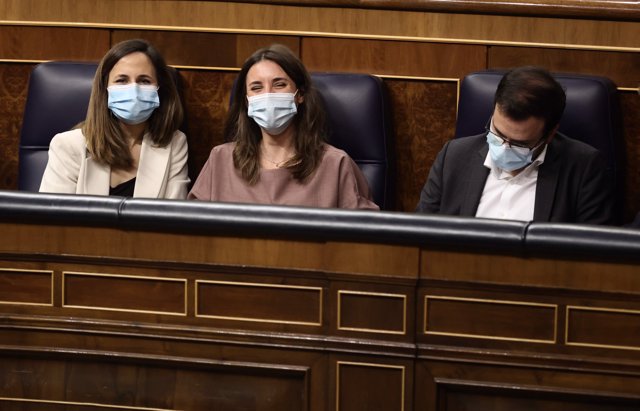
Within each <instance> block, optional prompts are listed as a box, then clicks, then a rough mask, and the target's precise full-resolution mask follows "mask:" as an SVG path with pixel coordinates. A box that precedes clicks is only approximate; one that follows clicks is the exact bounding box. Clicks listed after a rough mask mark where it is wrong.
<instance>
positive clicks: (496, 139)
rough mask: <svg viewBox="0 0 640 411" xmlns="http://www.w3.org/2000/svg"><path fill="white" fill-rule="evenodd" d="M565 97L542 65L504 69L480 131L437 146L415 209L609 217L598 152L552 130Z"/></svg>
mask: <svg viewBox="0 0 640 411" xmlns="http://www.w3.org/2000/svg"><path fill="white" fill-rule="evenodd" d="M565 101H566V96H565V92H564V90H563V89H562V86H561V85H560V84H559V83H558V82H557V81H556V80H555V79H554V78H553V77H552V76H551V74H550V73H549V72H547V71H546V70H544V69H541V68H538V67H519V68H516V69H513V70H511V71H509V72H508V73H507V74H505V75H504V77H503V78H502V80H501V81H500V84H499V85H498V89H497V90H496V94H495V98H494V110H493V115H492V117H491V118H490V119H489V120H488V122H487V126H486V132H485V133H483V134H480V135H477V136H472V137H465V138H459V139H454V140H451V141H449V142H448V143H447V144H446V145H445V146H444V147H443V149H442V150H441V151H440V153H439V154H438V157H437V158H436V160H435V162H434V164H433V166H432V167H431V171H430V172H429V178H428V179H427V183H426V184H425V186H424V188H423V189H422V193H421V195H420V202H419V203H418V206H417V211H418V212H424V213H437V214H448V215H463V216H476V217H484V218H500V219H509V220H524V221H531V220H533V221H553V222H570V223H588V224H613V223H614V222H615V221H616V219H615V217H614V213H613V205H614V201H613V194H612V192H611V185H610V184H608V182H607V181H608V180H607V176H606V171H605V170H606V166H605V163H604V160H603V159H602V157H601V155H600V153H599V152H598V151H597V150H596V149H595V148H593V147H591V146H589V145H587V144H585V143H582V142H579V141H577V140H573V139H570V138H568V137H566V136H564V135H562V134H560V133H558V125H559V123H560V118H561V117H562V113H563V111H564V107H565Z"/></svg>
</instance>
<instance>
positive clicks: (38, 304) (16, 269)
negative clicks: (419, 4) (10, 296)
mask: <svg viewBox="0 0 640 411" xmlns="http://www.w3.org/2000/svg"><path fill="white" fill-rule="evenodd" d="M0 271H4V272H19V273H20V272H21V273H39V274H49V275H50V277H51V282H50V284H51V285H50V289H49V290H50V297H49V303H27V302H21V301H0V304H11V305H31V306H40V307H53V270H29V269H25V268H0Z"/></svg>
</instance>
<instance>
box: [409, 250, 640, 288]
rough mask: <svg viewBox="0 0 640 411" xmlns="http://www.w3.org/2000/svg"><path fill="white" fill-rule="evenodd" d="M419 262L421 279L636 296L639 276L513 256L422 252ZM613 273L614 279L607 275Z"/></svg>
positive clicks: (609, 266)
mask: <svg viewBox="0 0 640 411" xmlns="http://www.w3.org/2000/svg"><path fill="white" fill-rule="evenodd" d="M420 262H421V269H420V276H421V278H428V279H447V278H448V277H449V273H450V272H451V271H455V272H456V275H457V277H458V278H459V279H460V280H461V281H472V282H481V283H493V284H518V285H522V286H524V285H533V284H537V285H545V286H548V287H560V288H567V289H576V290H591V291H607V292H620V293H634V294H640V276H638V266H637V265H634V264H623V263H605V262H597V261H571V262H569V261H556V260H552V259H542V258H532V259H531V260H529V263H528V264H522V263H521V262H522V260H521V259H520V258H518V257H516V256H505V255H490V254H471V253H464V252H444V251H433V250H429V251H422V255H421V258H420ZM614 271H615V272H616V273H617V274H616V276H617V277H616V278H612V277H611V276H610V275H609V273H611V272H614ZM512 281H515V283H513V282H512Z"/></svg>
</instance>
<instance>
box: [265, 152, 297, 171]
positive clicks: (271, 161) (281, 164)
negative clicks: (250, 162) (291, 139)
mask: <svg viewBox="0 0 640 411" xmlns="http://www.w3.org/2000/svg"><path fill="white" fill-rule="evenodd" d="M293 157H295V154H293V155H291V156H289V157H287V158H285V159H284V160H282V161H273V160H271V159H270V158H269V157H267V156H265V155H264V153H262V158H264V159H265V160H267V161H268V162H269V163H271V164H273V165H274V166H275V167H276V168H280V167H282V166H283V165H285V164H286V163H287V162H289V161H290V160H291V159H292V158H293Z"/></svg>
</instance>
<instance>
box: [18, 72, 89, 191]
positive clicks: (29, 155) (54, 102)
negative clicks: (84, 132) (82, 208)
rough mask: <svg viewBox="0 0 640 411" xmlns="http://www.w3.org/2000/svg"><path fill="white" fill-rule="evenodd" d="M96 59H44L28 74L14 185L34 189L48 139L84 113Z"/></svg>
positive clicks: (41, 170)
mask: <svg viewBox="0 0 640 411" xmlns="http://www.w3.org/2000/svg"><path fill="white" fill-rule="evenodd" d="M97 67H98V65H97V64H96V63H75V62H46V63H42V64H39V65H37V66H36V67H35V68H34V69H33V71H32V72H31V77H30V78H29V91H28V94H27V104H26V106H25V109H24V117H23V122H22V132H21V135H20V146H19V155H18V162H19V165H18V189H19V190H24V191H38V189H39V188H40V181H41V180H42V174H44V169H45V167H46V165H47V160H48V156H47V152H48V150H49V142H50V141H51V139H52V138H53V136H54V135H56V134H57V133H61V132H63V131H67V130H70V129H71V128H73V126H75V125H76V124H78V123H79V122H81V121H83V120H84V119H85V117H86V116H87V107H88V105H89V96H90V95H91V84H92V82H93V77H94V75H95V72H96V69H97Z"/></svg>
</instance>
